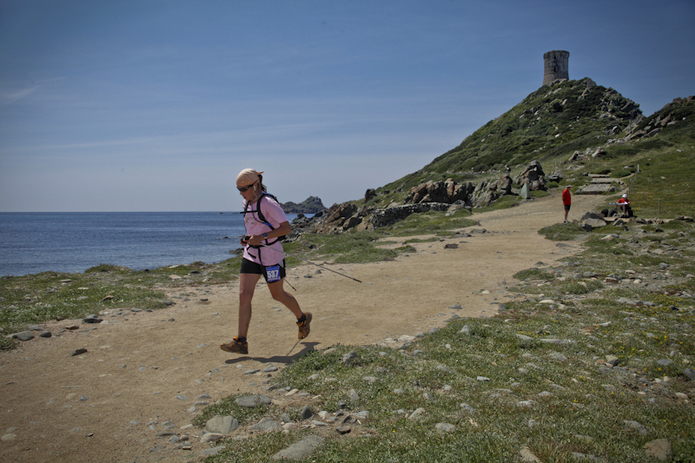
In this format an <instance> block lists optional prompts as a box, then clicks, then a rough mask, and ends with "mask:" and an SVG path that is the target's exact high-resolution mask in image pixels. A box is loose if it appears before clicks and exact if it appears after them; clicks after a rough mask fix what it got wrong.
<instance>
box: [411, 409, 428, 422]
mask: <svg viewBox="0 0 695 463" xmlns="http://www.w3.org/2000/svg"><path fill="white" fill-rule="evenodd" d="M425 412H426V411H425V409H424V408H422V407H421V408H418V409H416V410H415V411H414V412H413V413H411V414H410V415H409V416H408V419H409V420H418V419H420V418H421V417H422V415H424V414H425Z"/></svg>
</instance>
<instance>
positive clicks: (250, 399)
mask: <svg viewBox="0 0 695 463" xmlns="http://www.w3.org/2000/svg"><path fill="white" fill-rule="evenodd" d="M271 403H272V401H271V400H270V397H268V396H264V395H247V396H244V397H239V398H237V399H236V404H237V405H238V406H240V407H246V408H254V407H256V406H258V405H260V404H264V405H270V404H271Z"/></svg>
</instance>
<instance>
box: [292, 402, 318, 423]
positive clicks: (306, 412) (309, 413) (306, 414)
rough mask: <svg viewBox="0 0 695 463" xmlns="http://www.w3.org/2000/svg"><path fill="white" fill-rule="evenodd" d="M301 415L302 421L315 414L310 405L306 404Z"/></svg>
mask: <svg viewBox="0 0 695 463" xmlns="http://www.w3.org/2000/svg"><path fill="white" fill-rule="evenodd" d="M299 416H300V418H301V419H302V421H304V420H308V419H309V418H311V417H312V416H314V414H313V413H312V411H311V408H310V407H309V406H308V405H305V406H304V407H303V408H302V411H301V412H300V414H299ZM288 421H289V420H288Z"/></svg>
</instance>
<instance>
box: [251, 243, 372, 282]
mask: <svg viewBox="0 0 695 463" xmlns="http://www.w3.org/2000/svg"><path fill="white" fill-rule="evenodd" d="M259 246H262V247H264V248H268V247H270V246H268V245H267V244H259ZM285 254H287V255H288V256H290V257H294V258H295V259H300V260H303V261H304V262H307V263H309V264H311V265H315V266H317V267H321V268H322V269H324V270H328V271H329V272H333V273H337V274H338V275H340V276H341V277H345V278H349V279H351V280H353V281H356V282H358V283H362V282H361V281H360V280H358V279H357V278H352V277H351V276H349V275H345V274H344V273H340V272H337V271H335V270H333V269H330V268H328V267H325V266H323V265H321V264H317V263H316V262H312V261H310V260H308V259H305V258H303V257H299V256H296V255H294V254H290V253H289V252H285Z"/></svg>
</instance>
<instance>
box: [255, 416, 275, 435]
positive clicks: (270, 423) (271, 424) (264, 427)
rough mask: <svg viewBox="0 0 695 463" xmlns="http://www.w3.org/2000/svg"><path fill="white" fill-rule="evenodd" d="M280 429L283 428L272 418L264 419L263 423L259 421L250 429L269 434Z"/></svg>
mask: <svg viewBox="0 0 695 463" xmlns="http://www.w3.org/2000/svg"><path fill="white" fill-rule="evenodd" d="M280 428H281V425H280V423H278V422H277V421H275V420H273V419H271V418H263V419H262V420H261V421H259V422H258V423H256V424H255V425H253V426H251V428H250V429H253V430H254V431H262V432H269V431H275V430H276V429H280Z"/></svg>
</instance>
